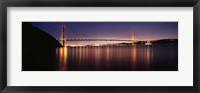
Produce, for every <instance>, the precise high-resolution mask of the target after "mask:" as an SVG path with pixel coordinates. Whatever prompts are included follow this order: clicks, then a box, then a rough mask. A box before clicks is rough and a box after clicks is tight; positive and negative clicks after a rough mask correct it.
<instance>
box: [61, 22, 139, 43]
mask: <svg viewBox="0 0 200 93" xmlns="http://www.w3.org/2000/svg"><path fill="white" fill-rule="evenodd" d="M57 40H58V41H60V42H61V44H62V46H65V43H66V41H130V42H132V46H134V45H135V41H137V40H136V39H135V33H134V32H132V38H131V39H119V38H115V39H109V38H65V26H64V25H62V26H61V38H60V39H57Z"/></svg>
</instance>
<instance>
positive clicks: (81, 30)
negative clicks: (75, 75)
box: [31, 22, 178, 40]
mask: <svg viewBox="0 0 200 93" xmlns="http://www.w3.org/2000/svg"><path fill="white" fill-rule="evenodd" d="M31 23H32V24H33V25H34V26H35V27H38V28H40V29H41V30H43V31H45V32H47V33H49V34H50V35H52V36H53V37H55V38H60V36H61V25H62V24H64V25H65V37H66V38H120V39H131V33H132V32H135V36H136V39H137V40H155V39H170V38H178V22H31Z"/></svg>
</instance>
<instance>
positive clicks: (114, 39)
mask: <svg viewBox="0 0 200 93" xmlns="http://www.w3.org/2000/svg"><path fill="white" fill-rule="evenodd" d="M64 40H65V41H132V40H123V39H64ZM59 41H62V40H61V39H59Z"/></svg>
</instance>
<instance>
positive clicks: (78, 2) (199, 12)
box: [0, 0, 200, 93]
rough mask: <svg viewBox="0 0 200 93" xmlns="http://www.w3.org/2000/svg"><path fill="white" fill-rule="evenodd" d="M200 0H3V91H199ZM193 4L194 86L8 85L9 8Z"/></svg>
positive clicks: (0, 4)
mask: <svg viewBox="0 0 200 93" xmlns="http://www.w3.org/2000/svg"><path fill="white" fill-rule="evenodd" d="M199 1H200V0H1V1H0V29H1V30H0V35H1V36H0V53H1V54H0V55H1V56H0V91H1V92H2V93H41V92H42V93H44V92H46V93H54V92H55V93H64V92H65V93H66V92H67V93H93V92H95V93H99V92H104V93H108V92H117V93H199V92H200V88H199V86H200V78H199V77H200V73H199V72H200V71H199V70H200V69H199V68H200V63H199V58H198V55H199V51H200V49H199V44H200V43H199V39H200V38H199V36H200V33H199V32H198V31H199V30H200V2H199ZM25 6H26V7H68V6H70V7H88V6H90V7H105V6H106V7H193V22H194V24H193V25H194V26H193V29H194V30H193V33H194V34H193V36H194V37H193V44H194V45H193V46H194V47H193V49H194V50H193V53H194V57H193V63H194V65H193V67H194V71H193V72H194V76H193V77H194V79H193V80H194V86H192V87H187V86H185V87H180V86H174V87H173V86H170V87H169V86H168V87H167V86H152V87H151V86H142V87H139V86H134V87H130V86H129V87H128V86H87V87H86V86H85V87H83V86H76V87H73V86H68V87H58V86H51V87H49V86H42V87H41V86H40V87H39V86H36V87H31V86H7V7H25Z"/></svg>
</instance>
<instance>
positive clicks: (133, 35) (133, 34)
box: [132, 32, 135, 46]
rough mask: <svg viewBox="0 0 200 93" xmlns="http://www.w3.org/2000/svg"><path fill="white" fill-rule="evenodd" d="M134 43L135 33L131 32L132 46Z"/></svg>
mask: <svg viewBox="0 0 200 93" xmlns="http://www.w3.org/2000/svg"><path fill="white" fill-rule="evenodd" d="M134 45H135V33H134V32H132V46H134Z"/></svg>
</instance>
